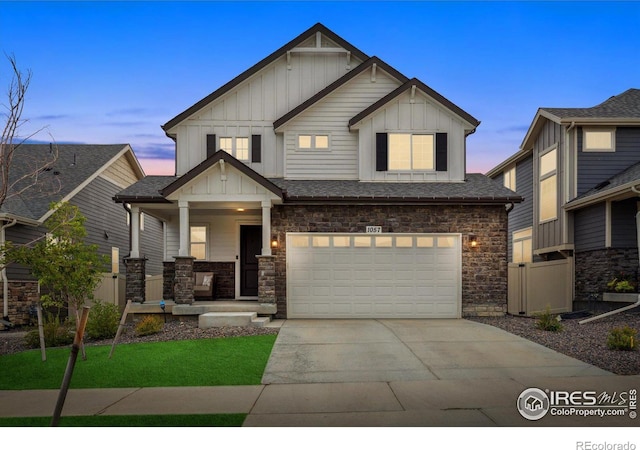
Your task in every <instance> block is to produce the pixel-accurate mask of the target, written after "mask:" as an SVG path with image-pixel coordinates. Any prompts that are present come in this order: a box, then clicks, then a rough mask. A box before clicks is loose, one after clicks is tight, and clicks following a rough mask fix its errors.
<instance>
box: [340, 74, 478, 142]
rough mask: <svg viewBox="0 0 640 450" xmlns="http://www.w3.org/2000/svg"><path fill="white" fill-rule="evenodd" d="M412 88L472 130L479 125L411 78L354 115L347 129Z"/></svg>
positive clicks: (473, 118) (474, 119) (456, 107)
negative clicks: (454, 115) (438, 104)
mask: <svg viewBox="0 0 640 450" xmlns="http://www.w3.org/2000/svg"><path fill="white" fill-rule="evenodd" d="M413 86H415V87H416V88H417V89H420V90H421V91H422V92H424V93H425V94H426V95H427V96H429V97H431V98H432V99H434V100H435V101H437V102H438V103H440V104H441V105H442V106H444V107H445V108H447V109H449V110H450V111H451V112H453V113H454V114H456V115H457V116H458V117H460V118H461V119H463V120H465V121H466V122H468V123H469V125H471V126H472V127H473V129H474V130H475V128H476V127H477V126H478V125H480V121H479V120H478V119H476V118H475V117H473V116H472V115H471V114H469V113H468V112H466V111H464V110H463V109H462V108H460V107H459V106H457V105H455V104H454V103H453V102H451V101H450V100H447V99H446V98H445V97H443V96H442V95H441V94H439V93H438V92H436V91H434V90H433V89H431V88H430V87H429V86H427V85H426V84H424V83H423V82H422V81H420V80H418V79H417V78H412V79H410V80H408V81H407V82H406V83H404V84H403V85H402V86H400V87H399V88H398V89H396V90H394V91H393V92H390V93H389V94H387V95H386V96H384V97H382V98H381V99H380V100H378V101H377V102H375V103H374V104H373V105H371V106H369V107H368V108H367V109H365V110H364V111H362V112H360V113H359V114H357V115H355V116H354V117H353V118H352V119H351V120H349V128H351V127H352V126H355V125H356V124H357V123H358V122H360V121H361V120H363V119H364V118H366V117H367V116H369V115H370V114H373V113H374V112H376V111H378V110H379V109H380V108H382V107H384V106H385V105H386V104H387V103H389V102H391V101H392V100H393V99H395V98H396V97H398V96H400V95H401V94H403V93H405V92H406V91H408V90H409V89H411V88H412V87H413Z"/></svg>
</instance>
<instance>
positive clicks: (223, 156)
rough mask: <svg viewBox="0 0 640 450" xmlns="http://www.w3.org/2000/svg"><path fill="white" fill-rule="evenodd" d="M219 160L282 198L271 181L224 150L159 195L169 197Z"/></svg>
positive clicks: (277, 188)
mask: <svg viewBox="0 0 640 450" xmlns="http://www.w3.org/2000/svg"><path fill="white" fill-rule="evenodd" d="M220 160H224V161H225V163H228V164H229V165H230V166H232V167H234V168H235V169H237V170H238V171H240V172H241V173H243V174H244V175H246V176H248V177H249V178H251V179H252V180H253V181H255V182H256V183H258V184H259V185H261V186H263V187H264V188H265V189H267V190H269V191H271V192H273V193H274V194H276V195H277V196H278V197H280V198H282V190H281V189H280V188H279V187H278V186H276V185H275V184H273V183H272V182H271V181H269V180H268V179H266V178H265V177H263V176H262V175H260V174H259V173H258V172H256V171H255V170H253V169H252V168H251V167H249V166H247V165H246V164H244V163H243V162H240V161H238V160H237V159H236V158H234V157H233V156H232V155H230V154H229V153H227V152H225V151H224V150H218V151H217V152H215V153H214V154H213V155H211V156H210V157H208V158H207V159H205V160H204V161H203V162H201V163H200V164H198V165H197V166H196V167H194V168H193V169H191V170H190V171H189V172H187V173H185V174H184V175H182V176H181V177H179V178H178V179H176V180H175V181H173V182H172V183H170V184H169V185H167V186H166V187H164V188H163V189H161V190H160V194H162V196H163V197H167V196H168V195H171V194H172V193H173V192H175V191H177V190H178V189H180V188H181V187H182V186H184V185H186V184H187V183H189V182H190V181H192V180H193V179H195V178H196V177H197V176H198V175H200V174H202V173H203V172H205V171H206V170H207V169H209V168H210V167H212V166H213V165H214V164H216V163H217V162H218V161H220Z"/></svg>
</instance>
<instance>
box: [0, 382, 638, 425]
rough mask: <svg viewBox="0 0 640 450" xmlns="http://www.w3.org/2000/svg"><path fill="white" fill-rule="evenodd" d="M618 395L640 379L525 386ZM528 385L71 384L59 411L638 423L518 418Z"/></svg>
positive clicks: (279, 419)
mask: <svg viewBox="0 0 640 450" xmlns="http://www.w3.org/2000/svg"><path fill="white" fill-rule="evenodd" d="M534 385H537V386H549V387H550V388H551V389H567V388H569V387H570V388H571V389H572V390H578V389H584V390H594V389H597V390H599V391H607V392H614V391H616V392H621V391H628V390H630V389H637V388H638V386H640V376H629V377H621V376H609V377H602V376H598V377H571V378H557V377H556V378H547V379H537V380H536V381H535V383H534V384H532V385H531V386H534ZM528 387H530V386H527V385H523V384H522V383H520V382H516V381H514V380H504V379H500V380H498V379H479V380H423V381H396V382H362V383H310V384H271V385H259V386H222V387H178V388H139V389H136V388H131V389H75V390H70V391H69V393H68V395H67V399H66V402H65V406H64V409H63V411H62V415H63V416H75V415H83V416H86V415H137V414H225V413H245V414H248V416H247V419H246V420H245V422H244V426H248V427H263V426H264V427H289V426H291V427H320V426H332V427H340V426H341V427H344V426H349V427H366V426H374V427H388V426H411V427H430V426H435V427H443V426H447V427H448V426H455V427H492V426H507V427H514V426H515V427H522V426H545V427H555V426H559V427H612V426H625V427H626V426H633V427H637V426H638V425H639V424H640V419H639V418H637V419H635V420H634V419H631V418H629V416H628V415H625V416H624V417H579V416H563V417H560V416H552V415H551V414H547V415H546V416H545V417H543V418H542V419H540V420H537V421H529V420H526V419H524V418H523V417H522V416H521V415H520V414H519V412H518V410H517V409H516V401H517V398H518V396H519V394H520V393H521V392H522V391H523V390H524V389H526V388H528ZM57 396H58V391H57V390H39V391H0V417H36V416H45V417H50V416H51V415H52V413H53V410H54V408H55V404H56V400H57Z"/></svg>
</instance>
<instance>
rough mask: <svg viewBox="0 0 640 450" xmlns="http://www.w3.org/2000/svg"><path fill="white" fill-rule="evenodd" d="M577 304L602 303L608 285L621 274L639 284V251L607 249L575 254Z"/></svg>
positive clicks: (634, 249)
mask: <svg viewBox="0 0 640 450" xmlns="http://www.w3.org/2000/svg"><path fill="white" fill-rule="evenodd" d="M575 265H576V291H575V301H576V302H589V301H601V300H602V294H603V293H604V292H605V291H606V288H607V283H608V282H609V281H611V280H612V279H613V278H614V277H615V276H617V275H618V274H619V273H620V272H622V273H624V274H626V275H628V276H629V277H630V278H631V281H632V282H634V283H637V282H638V279H639V274H638V249H637V248H606V249H601V250H592V251H586V252H576V253H575Z"/></svg>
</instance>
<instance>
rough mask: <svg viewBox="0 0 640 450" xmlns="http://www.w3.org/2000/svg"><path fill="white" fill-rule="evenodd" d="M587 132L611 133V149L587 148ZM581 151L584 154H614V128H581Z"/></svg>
mask: <svg viewBox="0 0 640 450" xmlns="http://www.w3.org/2000/svg"><path fill="white" fill-rule="evenodd" d="M589 132H609V133H611V147H608V148H587V133H589ZM582 151H583V152H584V153H615V151H616V128H615V127H613V128H590V127H586V128H582Z"/></svg>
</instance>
